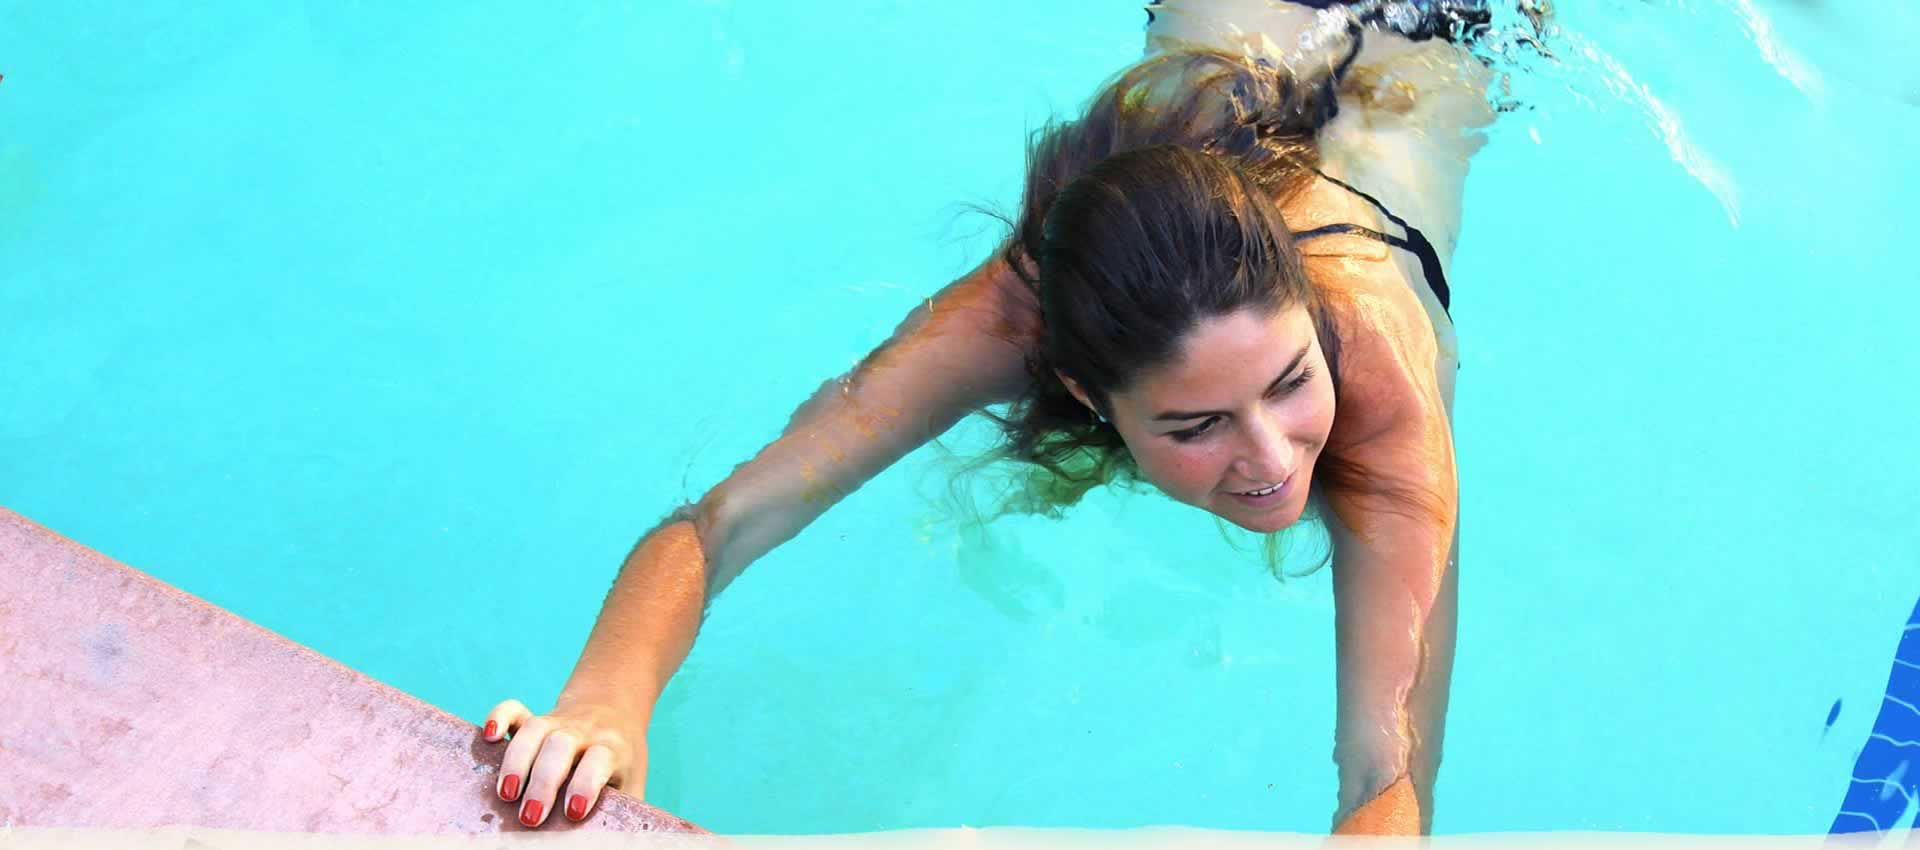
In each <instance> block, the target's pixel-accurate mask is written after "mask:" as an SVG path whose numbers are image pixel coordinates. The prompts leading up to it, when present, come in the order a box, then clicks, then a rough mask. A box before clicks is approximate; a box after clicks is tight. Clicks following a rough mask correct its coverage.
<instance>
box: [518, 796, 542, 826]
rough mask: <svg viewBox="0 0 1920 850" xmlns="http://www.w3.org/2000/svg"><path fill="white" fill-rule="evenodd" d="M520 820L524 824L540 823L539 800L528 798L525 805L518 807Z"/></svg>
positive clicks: (536, 824) (534, 824) (537, 824)
mask: <svg viewBox="0 0 1920 850" xmlns="http://www.w3.org/2000/svg"><path fill="white" fill-rule="evenodd" d="M520 822H521V823H524V824H526V825H527V826H539V825H540V801H539V800H528V801H527V805H526V806H525V807H523V808H521V809H520Z"/></svg>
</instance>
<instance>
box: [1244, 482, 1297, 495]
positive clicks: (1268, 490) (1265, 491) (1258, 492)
mask: <svg viewBox="0 0 1920 850" xmlns="http://www.w3.org/2000/svg"><path fill="white" fill-rule="evenodd" d="M1285 483H1287V482H1285V481H1282V482H1280V484H1285ZM1280 484H1275V485H1273V486H1272V487H1268V488H1265V489H1262V490H1249V491H1247V492H1245V493H1241V494H1240V495H1242V496H1265V495H1267V494H1268V493H1271V492H1273V491H1275V490H1278V489H1280Z"/></svg>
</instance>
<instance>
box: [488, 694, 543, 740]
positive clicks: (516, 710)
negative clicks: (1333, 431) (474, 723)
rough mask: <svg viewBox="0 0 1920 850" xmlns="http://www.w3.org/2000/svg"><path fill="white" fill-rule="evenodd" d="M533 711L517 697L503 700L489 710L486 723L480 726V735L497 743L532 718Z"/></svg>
mask: <svg viewBox="0 0 1920 850" xmlns="http://www.w3.org/2000/svg"><path fill="white" fill-rule="evenodd" d="M532 717H533V712H531V711H528V710H527V706H526V704H525V703H522V702H521V701H519V700H517V699H510V700H505V701H502V702H501V703H500V704H499V705H496V706H494V707H493V710H492V711H489V712H487V720H486V725H484V726H482V727H481V728H480V737H481V738H482V739H484V740H485V741H486V742H487V743H489V744H492V743H497V742H499V741H501V740H504V739H505V738H506V737H507V736H509V735H512V734H513V731H514V730H515V729H518V728H520V725H521V724H523V723H526V722H527V721H528V720H529V719H532Z"/></svg>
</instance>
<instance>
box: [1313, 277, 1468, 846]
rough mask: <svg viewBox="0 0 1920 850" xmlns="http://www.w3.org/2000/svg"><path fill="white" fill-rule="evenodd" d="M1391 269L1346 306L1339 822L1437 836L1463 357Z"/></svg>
mask: <svg viewBox="0 0 1920 850" xmlns="http://www.w3.org/2000/svg"><path fill="white" fill-rule="evenodd" d="M1383 268H1391V265H1390V264H1383ZM1382 276H1383V277H1390V278H1391V280H1387V281H1385V282H1380V283H1376V284H1375V285H1370V286H1365V287H1364V289H1363V290H1360V289H1358V288H1356V291H1355V293H1354V294H1352V295H1351V297H1350V300H1349V303H1348V304H1347V306H1346V308H1345V309H1343V310H1342V311H1341V312H1342V314H1343V317H1342V322H1341V324H1342V327H1343V331H1342V334H1341V341H1342V349H1341V357H1342V364H1341V369H1342V375H1341V386H1340V394H1341V395H1340V398H1339V402H1338V404H1339V408H1338V411H1337V413H1336V414H1335V433H1334V435H1333V438H1332V440H1330V442H1329V445H1328V448H1327V451H1328V452H1329V453H1332V454H1333V455H1334V456H1335V457H1336V458H1337V459H1338V461H1339V462H1340V463H1339V465H1340V466H1344V467H1346V468H1347V470H1348V474H1346V475H1342V476H1339V479H1338V485H1337V486H1336V487H1333V488H1330V491H1329V493H1328V496H1327V503H1328V506H1329V508H1330V510H1329V511H1328V516H1327V517H1326V520H1327V525H1328V528H1329V531H1330V532H1331V534H1332V538H1333V543H1334V561H1333V588H1334V605H1335V635H1336V637H1335V643H1336V647H1337V650H1338V656H1339V696H1338V701H1339V712H1338V718H1339V719H1338V729H1337V731H1336V733H1335V747H1334V759H1335V761H1336V762H1337V763H1338V765H1339V768H1340V803H1339V809H1338V812H1337V814H1336V815H1335V823H1336V825H1337V827H1338V828H1339V829H1340V830H1341V831H1377V830H1382V829H1385V830H1400V829H1405V828H1407V827H1409V826H1411V827H1414V828H1417V829H1418V830H1419V831H1420V832H1422V833H1425V832H1426V831H1428V830H1429V829H1430V828H1431V826H1432V818H1433V784H1434V780H1435V777H1436V775H1437V773H1438V771H1439V766H1440V752H1441V745H1442V736H1443V733H1444V729H1445V720H1446V707H1447V690H1448V685H1449V682H1450V680H1451V677H1452V671H1453V645H1454V616H1455V611H1454V608H1455V585H1456V562H1455V545H1456V542H1457V530H1458V521H1457V520H1458V492H1457V487H1456V479H1455V465H1454V455H1453V439H1452V431H1451V425H1450V421H1449V416H1448V408H1449V407H1450V404H1449V398H1448V396H1449V395H1450V388H1451V385H1450V382H1449V383H1448V385H1447V386H1446V387H1443V386H1442V383H1441V381H1440V373H1441V372H1443V371H1444V372H1447V373H1451V371H1452V367H1451V364H1450V362H1449V361H1448V360H1446V359H1444V358H1443V357H1442V356H1441V354H1440V353H1439V350H1438V347H1437V344H1436V343H1435V341H1434V334H1433V330H1432V326H1431V325H1430V324H1428V322H1427V318H1426V313H1425V311H1424V309H1423V308H1422V307H1421V306H1420V303H1419V299H1418V297H1417V296H1415V295H1414V294H1413V291H1412V290H1411V288H1410V287H1409V286H1408V285H1407V283H1406V282H1405V281H1403V280H1400V279H1399V276H1398V275H1384V274H1383V275H1382ZM1449 377H1450V374H1449ZM1409 809H1411V811H1409Z"/></svg>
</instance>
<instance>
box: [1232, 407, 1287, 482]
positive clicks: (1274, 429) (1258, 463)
mask: <svg viewBox="0 0 1920 850" xmlns="http://www.w3.org/2000/svg"><path fill="white" fill-rule="evenodd" d="M1244 421H1245V422H1246V423H1247V427H1246V428H1244V429H1242V431H1241V433H1242V435H1243V437H1244V439H1243V440H1242V441H1241V444H1240V456H1239V458H1237V460H1236V463H1237V465H1238V468H1237V469H1236V470H1235V471H1236V472H1238V473H1239V474H1240V475H1242V476H1244V477H1246V478H1249V479H1252V480H1255V481H1261V482H1265V483H1268V484H1274V483H1278V482H1280V481H1284V480H1286V477H1287V476H1288V475H1289V474H1291V473H1292V471H1293V443H1292V441H1291V440H1289V439H1287V430H1286V428H1284V427H1282V426H1283V424H1284V423H1282V422H1281V421H1280V420H1279V418H1278V417H1275V416H1272V415H1264V414H1263V415H1258V416H1249V417H1247V418H1246V419H1245V420H1244Z"/></svg>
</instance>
